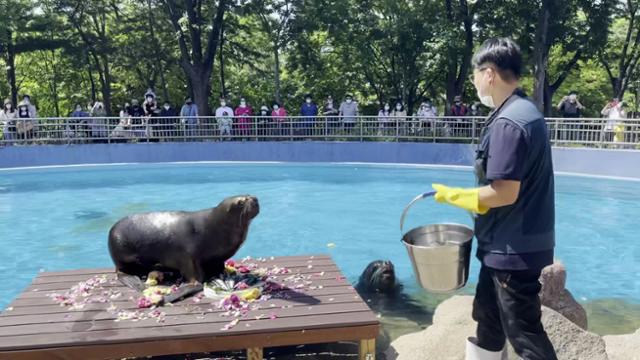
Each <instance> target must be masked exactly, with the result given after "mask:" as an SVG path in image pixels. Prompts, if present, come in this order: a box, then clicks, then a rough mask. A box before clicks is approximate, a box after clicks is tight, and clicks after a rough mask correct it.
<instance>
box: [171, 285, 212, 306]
mask: <svg viewBox="0 0 640 360" xmlns="http://www.w3.org/2000/svg"><path fill="white" fill-rule="evenodd" d="M200 291H202V284H182V285H180V287H179V288H178V290H176V291H175V292H172V293H171V294H169V295H165V296H164V298H162V302H163V303H164V304H169V303H172V302H175V301H178V300H180V299H182V298H185V297H188V296H191V295H193V294H196V293H199V292H200Z"/></svg>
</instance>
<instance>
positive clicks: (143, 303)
mask: <svg viewBox="0 0 640 360" xmlns="http://www.w3.org/2000/svg"><path fill="white" fill-rule="evenodd" d="M151 305H153V303H152V302H151V300H150V299H149V298H146V297H144V296H143V297H141V298H139V299H138V308H139V309H142V308H148V307H151Z"/></svg>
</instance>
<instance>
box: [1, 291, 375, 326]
mask: <svg viewBox="0 0 640 360" xmlns="http://www.w3.org/2000/svg"><path fill="white" fill-rule="evenodd" d="M316 299H317V300H318V301H319V303H318V304H317V305H321V304H329V303H330V304H342V303H354V302H357V303H362V299H361V298H360V297H359V296H358V295H355V294H353V293H348V294H338V295H322V296H317V297H316ZM128 305H129V306H127V307H118V310H127V311H134V310H138V308H137V306H136V304H133V303H130V304H128ZM254 305H257V306H259V309H262V310H270V309H282V307H283V306H285V307H286V306H292V307H299V306H314V305H310V304H307V303H304V302H296V301H295V299H293V300H291V299H270V300H268V301H265V302H259V303H254ZM159 309H160V310H161V311H163V312H165V313H166V314H167V315H184V314H195V315H199V314H203V313H206V314H208V315H211V314H220V313H223V312H225V310H223V309H218V308H217V307H216V306H215V305H212V304H211V303H203V302H200V303H197V304H196V303H190V304H185V305H180V306H164V307H161V308H159ZM143 310H147V311H149V309H143ZM87 318H90V319H92V320H107V319H112V320H113V319H115V318H116V316H115V315H113V314H111V313H109V312H107V311H105V310H104V309H102V308H100V309H90V310H87V309H85V310H69V311H64V312H58V313H41V314H15V315H13V314H12V313H11V312H9V313H7V314H6V316H0V327H1V326H12V325H27V324H46V323H56V322H70V321H82V320H86V319H87Z"/></svg>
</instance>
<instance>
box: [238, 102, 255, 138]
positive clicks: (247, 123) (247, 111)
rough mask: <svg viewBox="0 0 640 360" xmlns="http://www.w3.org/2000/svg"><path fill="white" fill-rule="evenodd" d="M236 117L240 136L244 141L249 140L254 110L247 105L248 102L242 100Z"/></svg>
mask: <svg viewBox="0 0 640 360" xmlns="http://www.w3.org/2000/svg"><path fill="white" fill-rule="evenodd" d="M234 114H235V116H236V119H237V124H238V135H240V136H242V140H246V139H248V136H249V135H250V133H251V128H252V126H251V116H253V109H252V108H251V106H249V105H248V104H247V100H246V99H245V98H244V97H242V98H240V105H238V107H237V108H236V110H235V113H234Z"/></svg>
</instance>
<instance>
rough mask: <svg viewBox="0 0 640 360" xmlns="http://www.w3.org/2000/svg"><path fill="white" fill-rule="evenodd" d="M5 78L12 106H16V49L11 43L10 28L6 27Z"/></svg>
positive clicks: (11, 34)
mask: <svg viewBox="0 0 640 360" xmlns="http://www.w3.org/2000/svg"><path fill="white" fill-rule="evenodd" d="M6 61H7V80H9V87H10V88H11V101H12V102H13V106H14V107H17V105H18V104H17V101H18V86H17V85H16V49H15V46H14V44H13V33H12V31H11V30H10V29H7V53H6Z"/></svg>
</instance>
